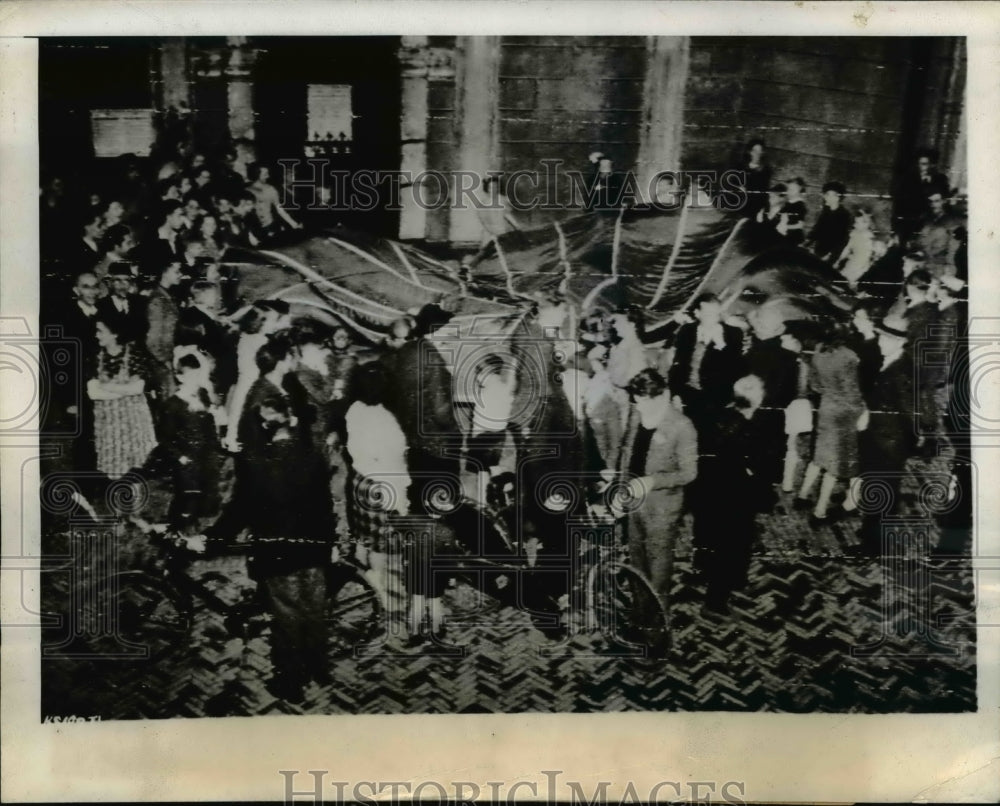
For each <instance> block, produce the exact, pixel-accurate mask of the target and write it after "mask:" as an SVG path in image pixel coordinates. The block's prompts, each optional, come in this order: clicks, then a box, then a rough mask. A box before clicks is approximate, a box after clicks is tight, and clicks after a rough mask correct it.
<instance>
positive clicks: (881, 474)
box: [858, 318, 915, 555]
mask: <svg viewBox="0 0 1000 806" xmlns="http://www.w3.org/2000/svg"><path fill="white" fill-rule="evenodd" d="M904 328H905V322H903V321H900V320H896V319H888V318H887V319H886V320H884V321H883V322H882V324H881V325H879V326H878V344H879V350H880V352H881V353H882V366H881V368H880V369H879V373H878V376H877V377H876V378H875V381H874V383H873V387H872V390H871V394H870V397H869V399H868V401H867V402H868V406H869V419H868V425H867V428H865V429H864V430H863V431H862V432H861V435H860V454H861V471H862V472H861V483H862V485H863V486H862V491H861V496H860V497H861V500H864V501H868V500H873V501H874V500H880V499H882V498H884V497H886V496H885V491H888V496H887V498H888V504H887V506H886V507H885V509H884V510H883V511H881V512H872V513H869V514H867V515H865V517H864V519H863V520H862V524H861V529H860V530H859V532H858V537H860V538H861V551H862V552H863V553H865V554H869V555H875V554H877V553H878V552H879V549H880V547H881V534H882V518H883V517H885V516H891V515H892V514H893V513H894V512H895V511H896V510H897V508H898V506H899V495H900V487H901V482H902V474H903V471H904V469H905V467H906V460H907V458H909V456H910V455H911V454H912V453H913V448H914V446H915V433H914V411H913V353H912V351H911V350H910V348H909V345H908V344H907V335H906V330H905V329H904Z"/></svg>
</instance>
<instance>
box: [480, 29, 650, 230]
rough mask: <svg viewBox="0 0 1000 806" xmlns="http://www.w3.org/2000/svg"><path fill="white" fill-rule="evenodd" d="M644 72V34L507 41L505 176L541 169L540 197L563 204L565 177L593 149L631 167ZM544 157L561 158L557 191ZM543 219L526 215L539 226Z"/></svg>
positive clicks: (503, 63)
mask: <svg viewBox="0 0 1000 806" xmlns="http://www.w3.org/2000/svg"><path fill="white" fill-rule="evenodd" d="M645 71H646V43H645V40H644V39H643V38H642V37H555V36H539V37H504V38H503V40H502V42H501V55H500V76H499V78H500V93H499V104H498V114H499V137H498V144H499V154H498V156H499V164H498V165H497V168H498V169H499V170H501V171H503V172H504V173H505V174H506V175H508V176H509V175H511V174H513V173H514V172H515V171H518V170H531V171H539V172H540V173H541V182H540V185H539V187H538V190H537V193H538V195H539V196H540V197H542V198H545V199H549V198H552V199H554V200H555V201H556V202H557V203H560V204H566V203H568V202H569V201H570V184H569V181H567V180H566V176H565V172H566V171H567V170H576V171H585V170H587V169H589V167H590V163H589V162H588V156H589V155H590V154H591V152H593V151H601V152H603V153H604V154H605V156H606V157H607V158H610V159H611V160H612V162H613V163H614V165H615V166H618V167H624V166H633V165H635V164H636V161H637V158H638V146H639V128H640V125H641V115H642V111H643V84H644V81H645ZM543 160H558V161H560V165H559V167H558V168H557V169H556V170H557V172H558V174H559V176H558V178H556V179H555V183H556V188H554V189H553V188H551V187H550V180H549V174H548V173H547V172H546V171H544V169H543V168H542V164H543ZM525 186H526V187H527V185H525ZM547 215H550V214H546V213H545V212H544V211H538V212H536V213H534V214H530V215H525V216H524V218H526V219H528V220H529V221H531V222H538V221H540V220H545V219H546V218H547Z"/></svg>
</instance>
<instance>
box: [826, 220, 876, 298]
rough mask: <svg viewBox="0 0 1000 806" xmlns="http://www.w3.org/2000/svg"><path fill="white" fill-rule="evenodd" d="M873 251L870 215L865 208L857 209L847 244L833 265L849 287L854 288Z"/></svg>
mask: <svg viewBox="0 0 1000 806" xmlns="http://www.w3.org/2000/svg"><path fill="white" fill-rule="evenodd" d="M874 253H875V235H874V233H872V216H871V213H869V212H868V211H867V210H864V209H862V210H858V211H857V212H856V213H855V214H854V228H853V229H852V230H851V234H850V238H849V239H848V241H847V246H845V247H844V251H843V252H841V253H840V257H839V258H837V261H836V263H834V267H835V268H838V269H839V270H840V273H841V274H842V275H843V276H844V279H846V280H847V282H848V284H849V285H850V286H851V288H855V287H856V286H857V284H858V280H860V279H861V278H862V277H863V276H864V275H865V273H866V272H867V271H868V268H869V267H870V266H871V264H872V256H873V255H874Z"/></svg>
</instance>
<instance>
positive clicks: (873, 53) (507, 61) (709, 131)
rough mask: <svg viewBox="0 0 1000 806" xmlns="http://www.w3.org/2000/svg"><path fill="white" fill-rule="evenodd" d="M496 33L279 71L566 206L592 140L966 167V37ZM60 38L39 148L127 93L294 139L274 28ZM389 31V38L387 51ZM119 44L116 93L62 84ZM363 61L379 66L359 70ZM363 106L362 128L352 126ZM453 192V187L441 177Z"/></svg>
mask: <svg viewBox="0 0 1000 806" xmlns="http://www.w3.org/2000/svg"><path fill="white" fill-rule="evenodd" d="M490 39H491V40H492V42H491V43H490V44H488V46H487V45H484V42H482V41H479V40H473V39H472V38H470V37H453V36H452V37H449V36H427V37H404V38H402V39H400V40H398V41H397V42H396V44H395V45H393V44H392V43H389V44H388V45H386V47H384V48H381V49H379V50H378V52H377V53H376V52H375V50H373V48H371V47H367V46H366V45H367V44H370V43H365V42H362V43H361V44H359V45H358V46H357V48H356V51H351V52H350V53H341V52H340V51H341V50H343V47H346V46H347V41H346V40H345V41H344V46H343V47H342V48H340V49H339V50H338V51H336V52H335V53H334V54H333V56H331V57H329V58H328V56H327V53H328V52H327V51H326V50H325V47H326V45H325V44H324V43H323V42H318V41H317V42H314V43H312V45H313V46H312V50H311V51H310V53H312V54H313V56H311V57H310V58H306V55H307V54H305V53H304V52H300V53H299V54H298V56H295V57H294V58H289V57H288V53H292V54H294V53H296V51H294V50H290V51H288V53H284V54H283V56H282V58H281V59H278V60H277V62H278V63H279V65H278V66H279V67H282V65H284V66H283V67H282V70H285V71H286V72H287V71H288V70H291V69H292V68H294V70H293V72H295V76H294V78H295V80H296V81H297V82H298V83H299V84H303V85H304V83H305V82H307V81H317V80H320V78H317V76H320V74H322V76H321V78H322V80H327V79H329V77H330V76H333V75H336V76H340V75H341V73H343V76H342V77H341V78H342V79H343V81H344V82H347V83H351V84H352V85H356V92H355V95H357V99H356V100H357V104H356V106H357V110H356V111H357V113H358V114H359V115H361V118H360V119H359V123H358V128H359V131H358V132H356V135H358V143H357V144H356V146H357V147H358V148H359V149H362V150H364V149H368V150H371V151H372V154H371V155H369V157H370V158H368V157H366V160H367V162H366V163H365V164H366V165H367V164H369V163H370V165H371V167H378V168H393V167H400V166H402V167H406V168H407V169H410V170H414V173H418V172H419V171H421V170H425V171H441V172H449V171H454V170H463V169H464V170H475V171H477V172H479V173H486V172H488V171H502V172H504V173H505V174H507V175H508V176H510V175H511V174H513V173H514V172H516V171H520V170H530V171H538V172H539V179H540V186H539V187H538V188H537V190H536V193H537V194H538V195H539V196H540V197H543V198H545V197H549V196H551V197H553V198H554V199H555V201H557V202H559V203H567V202H568V201H569V196H570V182H569V181H568V179H567V177H566V174H565V171H567V170H575V171H583V172H587V171H589V170H591V169H592V166H591V165H590V163H589V162H588V155H589V154H590V153H591V152H593V151H600V152H603V153H604V154H605V155H606V156H607V157H608V158H610V159H611V160H612V161H613V164H614V168H615V169H616V170H618V171H635V172H636V173H637V174H638V175H640V176H644V175H648V174H649V173H650V172H651V171H654V170H656V169H674V168H677V167H684V168H689V169H696V168H697V169H713V168H714V169H724V168H727V167H732V166H734V165H735V164H736V163H737V162H738V159H739V156H740V153H741V151H742V149H743V147H744V145H745V144H746V142H747V141H748V140H749V139H751V138H753V137H755V136H763V137H764V138H765V140H766V142H767V150H768V154H769V157H770V160H771V161H772V163H773V164H774V165H775V166H776V168H777V176H778V177H779V178H788V177H790V176H794V175H801V176H803V177H804V178H805V179H806V181H807V183H808V184H809V186H810V189H811V191H812V192H813V193H815V191H816V190H817V189H818V186H820V185H821V184H822V183H823V182H824V181H827V180H829V179H841V180H843V181H845V182H846V183H847V185H848V187H849V190H850V191H852V192H853V193H855V194H860V195H861V196H862V197H864V198H866V199H869V200H874V201H875V202H876V203H877V202H878V201H879V197H882V196H885V195H886V194H887V193H888V192H889V191H890V188H891V182H892V177H893V174H894V173H895V172H896V171H897V170H898V169H899V167H900V166H901V165H902V164H905V162H906V161H908V160H909V159H910V158H911V155H912V153H913V150H914V149H915V148H916V147H917V146H920V145H925V144H927V145H934V146H937V147H938V148H939V149H940V150H941V152H942V158H943V159H942V164H941V168H942V170H944V171H946V172H950V175H951V177H952V181H953V184H954V185H956V186H961V185H963V184H964V166H962V165H954V166H952V165H951V164H950V161H951V160H952V159H953V158H954V157H955V155H961V154H963V153H964V147H963V144H962V137H961V132H962V125H961V120H962V108H963V87H964V77H965V52H964V42H963V40H961V39H944V38H938V39H934V38H875V37H851V38H832V37H825V38H808V37H807V38H800V39H790V38H726V37H693V38H689V37H655V38H654V37H638V36H637V37H552V36H534V37H493V38H490ZM62 44H63V45H64V47H60V48H53V47H51V46H47V47H44V48H43V61H44V63H43V65H42V71H41V77H42V82H41V84H42V86H41V95H42V101H43V104H42V114H43V121H44V122H45V125H44V127H43V128H44V131H43V133H42V138H43V145H46V144H48V143H52V147H51V148H48V151H49V152H53V153H54V152H57V151H60V152H62V153H63V154H64V155H65V156H66V157H71V156H72V157H79V156H82V155H85V154H86V153H87V151H88V149H89V142H87V141H86V140H85V138H87V137H89V132H88V131H87V128H86V117H87V114H88V112H87V109H88V108H90V107H92V106H94V105H101V104H104V105H109V106H110V105H114V104H115V103H120V104H122V105H123V106H130V105H135V104H137V103H138V101H135V100H133V99H132V97H131V96H132V95H142V96H143V97H144V98H146V99H147V100H145V101H144V103H151V104H152V105H155V106H156V107H158V108H160V109H163V108H165V107H168V106H171V105H178V104H180V103H184V102H186V103H188V104H189V105H190V108H191V110H192V116H193V130H194V132H195V135H196V137H197V138H198V140H199V141H200V142H199V147H200V148H208V149H210V150H211V149H212V148H213V147H218V146H220V145H222V144H223V143H224V142H225V141H226V140H227V139H229V138H232V137H242V138H245V139H246V140H248V141H256V143H257V145H258V146H260V147H264V146H266V145H267V144H268V143H269V142H271V143H272V146H273V147H272V148H271V149H270V151H282V152H283V151H284V150H288V149H292V150H296V149H297V148H298V144H297V141H296V143H291V141H288V142H285V140H281V142H279V140H280V139H281V138H277V137H270V138H269V137H268V136H266V135H268V132H272V130H273V131H277V132H279V133H285V134H288V133H289V132H291V131H292V129H293V128H294V127H292V126H290V125H288V124H289V118H288V117H287V115H284V116H283V115H282V114H279V113H280V112H282V109H275V110H272V109H270V108H269V107H268V105H267V104H266V103H262V101H263V100H266V97H265V96H266V93H265V92H264V91H263V90H264V89H265V87H264V86H263V85H265V84H266V85H268V86H270V85H272V84H274V83H275V81H277V80H278V79H279V78H281V76H275V75H272V73H274V69H277V68H274V69H271V68H269V69H270V72H268V73H267V76H268V78H267V80H266V81H265V80H264V79H263V78H262V77H261V76H263V75H264V73H261V72H260V71H261V70H262V69H263V67H262V65H263V63H264V61H265V60H266V52H267V51H268V50H273V49H274V48H275V47H277V46H278V45H281V44H284V45H288V44H289V43H288V42H287V41H286V42H283V43H282V42H277V43H276V42H267V41H264V40H260V39H259V38H255V37H250V38H246V39H244V38H234V37H230V38H214V39H208V38H188V39H187V40H170V39H161V40H147V41H145V42H141V41H140V42H137V43H135V44H134V46H130V47H132V50H129V49H127V48H126V49H124V50H122V55H120V57H119V56H117V55H114V54H112V53H111V51H101V53H103V54H104V55H103V56H101V53H98V52H97V50H95V43H92V42H86V41H78V42H77V41H75V42H64V43H62ZM123 47H124V46H123ZM136 48H138V49H139V50H136ZM392 48H398V59H397V58H395V57H394V56H393V55H392V53H391V52H390V51H391V49H392ZM143 49H145V50H143ZM133 51H135V52H136V53H140V54H141V53H147V54H148V56H144V57H142V58H145V59H146V61H144V62H142V64H143V65H144V64H146V63H147V62H148V64H149V65H150V69H149V70H148V71H147V72H146V73H145V74H144V73H143V70H142V69H139V68H140V67H141V66H142V65H139V67H133V68H132V69H130V70H124V67H125V66H127V64H126V63H127V61H128V59H127V58H126V57H128V58H132V56H134V55H135V53H133ZM261 54H263V55H262V56H261ZM112 56H114V58H115V59H118V60H119V61H121V62H122V65H123V70H121V71H114V70H113V71H112V73H111V74H112V75H117V76H119V77H122V76H126V75H127V76H128V78H129V79H130V80H131V83H129V82H124V83H122V82H119V83H122V90H121V92H120V93H119V94H120V95H122V97H121V98H120V99H119V98H118V97H117V96H115V97H108V98H105V97H104V96H105V95H108V94H109V90H107V89H104V90H102V87H105V88H106V87H111V88H114V87H115V86H116V84H115V83H114V82H111V83H109V82H107V81H99V80H96V78H95V80H93V81H91V82H89V83H88V82H78V83H79V86H78V87H76V91H75V94H74V88H73V84H72V81H71V78H72V75H73V74H74V73H78V72H79V65H84V66H86V65H88V64H92V67H91V68H90V72H92V73H94V75H95V77H96V76H97V74H98V72H99V70H98V68H99V67H101V65H104V67H107V61H108V59H109V58H111V57H112ZM258 56H261V64H257V63H256V61H257V57H258ZM310 59H311V60H310ZM140 61H141V59H140ZM272 61H274V60H273V59H272ZM98 62H99V63H98ZM137 64H138V62H137ZM337 65H340V66H339V67H338V66H337ZM101 69H104V68H101ZM105 72H107V71H105ZM307 73H308V75H307ZM373 73H378V75H379V81H381V83H377V82H375V83H373V82H372V81H367V82H366V81H365V80H364V79H365V76H366V75H368V74H373ZM314 74H315V75H314ZM341 78H338V79H337V80H338V81H340V80H341ZM136 80H138V81H139V83H140V84H143V82H145V84H144V86H145V89H143V87H141V86H140V87H139V89H140V90H141V92H138V91H136V90H135V88H134V87H133V88H132V90H129V91H130V92H131V95H128V93H126V90H128V89H129V87H132V85H133V84H135V81H136ZM329 80H333V79H329ZM126 85H127V86H126ZM397 85H398V86H397ZM397 92H398V94H397ZM123 93H125V94H123ZM126 95H128V97H126ZM285 95H287V93H285ZM390 96H392V97H390ZM401 98H402V100H400V99H401ZM148 99H151V101H150V100H148ZM247 99H253V108H252V109H249V108H246V106H247ZM285 100H286V101H287V98H286V99H285ZM126 101H127V103H126ZM286 105H287V103H286ZM277 106H281V104H277ZM57 120H59V121H63V123H62V125H61V127H60V126H59V125H57V124H56V123H55V121H57ZM74 120H77V123H78V125H73V121H74ZM366 121H370V122H371V125H370V126H368V128H365V127H364V126H363V125H362V124H365V122H366ZM396 124H398V125H396ZM360 129H364V131H360ZM78 141H79V142H78ZM272 141H273V142H272ZM286 146H287V148H286ZM293 146H294V148H293ZM267 150H268V149H266V148H265V151H267ZM375 152H377V153H375ZM90 153H92V151H91V152H90ZM43 156H44V154H43ZM265 156H268V158H270V159H275V158H276V156H278V155H277V154H274V153H272V154H269V155H267V154H265ZM292 156H295V155H292ZM360 156H363V155H359V157H360ZM470 160H471V162H472V163H475V164H470ZM547 160H558V161H559V168H558V169H557V171H558V173H559V174H560V176H559V181H558V189H557V191H556V192H554V193H553V192H552V188H550V187H549V185H548V178H547V176H546V174H545V170H544V166H543V162H544V161H547ZM439 190H440V189H439V188H438V187H437V186H436V184H431V185H428V186H427V187H426V188H425V191H426V192H425V198H426V199H429V200H431V201H433V200H434V198H435V197H436V196H437V195H438V194H439ZM448 192H449V193H450V194H451V195H452V196H454V195H455V188H454V186H451V187H449V188H448ZM812 198H813V201H811V206H812V207H813V208H814V209H818V206H819V205H818V199H815V197H812ZM550 217H551V213H547V212H545V211H536V212H535V213H533V214H524V215H523V216H522V218H523V220H524V221H525V222H526V223H528V224H535V223H541V222H543V221H546V220H549V218H550ZM385 223H386V225H388V223H389V219H386V222H385ZM475 223H476V222H475V221H472V220H471V219H470V218H469V216H468V215H455V214H454V213H453V212H452V211H449V210H448V209H447V205H441V206H439V207H438V208H437V209H427V210H422V209H411V210H408V211H407V212H406V213H405V214H404V215H403V216H402V217H401V219H400V221H399V222H398V224H397V225H396V231H394V232H391V233H389V232H387V233H386V234H394V235H402V236H403V237H406V238H410V239H416V240H426V241H434V242H446V241H469V240H475V238H474V237H472V235H474V233H471V231H472V230H473V229H475ZM379 226H381V224H379Z"/></svg>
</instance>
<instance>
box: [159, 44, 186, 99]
mask: <svg viewBox="0 0 1000 806" xmlns="http://www.w3.org/2000/svg"><path fill="white" fill-rule="evenodd" d="M187 68H188V65H187V42H186V40H185V39H184V37H170V38H166V39H163V40H162V41H161V43H160V81H161V91H162V92H161V103H162V106H163V108H164V109H170V108H171V107H173V108H174V109H186V108H188V107H189V105H190V96H189V89H190V88H189V86H188V73H187Z"/></svg>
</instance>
